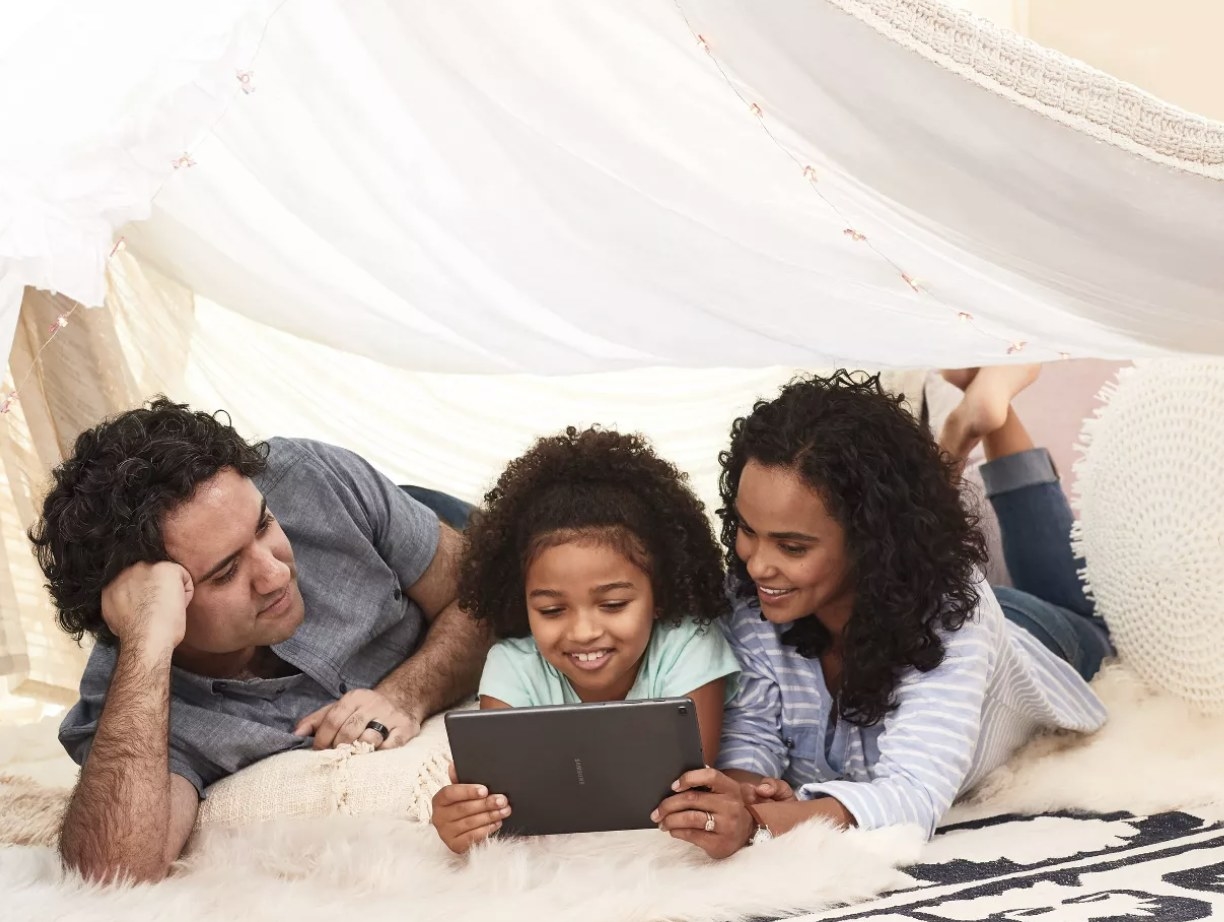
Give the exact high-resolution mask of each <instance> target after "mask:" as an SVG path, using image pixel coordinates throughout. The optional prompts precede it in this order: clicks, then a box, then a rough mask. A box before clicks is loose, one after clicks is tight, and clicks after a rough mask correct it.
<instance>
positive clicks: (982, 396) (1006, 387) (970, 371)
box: [939, 365, 1041, 464]
mask: <svg viewBox="0 0 1224 922" xmlns="http://www.w3.org/2000/svg"><path fill="white" fill-rule="evenodd" d="M1040 373H1041V366H1040V365H991V366H989V367H986V368H958V369H954V370H951V371H944V372H941V374H942V375H943V377H944V379H945V380H946V381H948V382H949V383H950V384H954V385H956V386H957V387H959V388H961V390H963V391H964V392H965V397H964V399H963V400H962V401H961V402H960V403H959V404H958V405H957V406H956V408H955V409H954V410H953V411H952V412H951V413H949V414H948V419H947V422H945V423H944V427H943V431H942V432H941V433H940V434H939V447H940V448H942V449H943V450H944V451H945V452H947V453H948V454H949V455H951V456H952V457H953V458H955V459H956V460H958V461H960V462H961V463H962V464H963V463H964V461H965V459H966V458H968V457H969V453H970V452H971V451H973V449H974V448H975V447H977V444H978V443H979V442H980V441H982V439H984V438H985V437H986V436H988V435H990V434H991V433H992V432H994V431H995V430H997V429H999V428H1001V427H1002V426H1003V424H1004V423H1006V422H1007V416H1008V411H1009V410H1010V409H1011V402H1012V399H1013V398H1014V397H1015V396H1016V395H1017V394H1019V393H1020V392H1021V391H1022V390H1024V389H1025V388H1026V387H1028V386H1029V385H1030V384H1032V383H1033V382H1034V381H1036V380H1037V375H1038V374H1040ZM962 381H963V382H964V383H963V384H962V383H961V382H962Z"/></svg>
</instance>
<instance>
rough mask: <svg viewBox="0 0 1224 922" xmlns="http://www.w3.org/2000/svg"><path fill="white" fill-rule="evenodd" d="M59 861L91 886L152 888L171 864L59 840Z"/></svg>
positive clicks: (160, 857) (153, 856)
mask: <svg viewBox="0 0 1224 922" xmlns="http://www.w3.org/2000/svg"><path fill="white" fill-rule="evenodd" d="M60 860H61V861H62V862H63V864H64V867H65V868H66V869H67V870H69V871H74V872H76V873H77V874H79V875H80V876H81V877H82V878H83V879H84V880H86V881H88V882H90V883H94V884H114V883H133V884H155V883H157V882H158V881H161V880H164V879H165V877H166V875H167V874H169V873H170V865H171V862H170V861H169V860H167V859H166V858H165V857H164V856H161V855H148V854H143V855H118V854H106V853H104V852H100V851H96V850H93V849H87V848H81V847H78V846H75V845H74V844H73V843H72V842H71V840H68V841H65V840H64V839H63V838H61V840H60Z"/></svg>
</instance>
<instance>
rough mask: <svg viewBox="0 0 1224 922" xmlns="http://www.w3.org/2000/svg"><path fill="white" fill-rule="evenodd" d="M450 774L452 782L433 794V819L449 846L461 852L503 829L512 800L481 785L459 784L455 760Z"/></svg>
mask: <svg viewBox="0 0 1224 922" xmlns="http://www.w3.org/2000/svg"><path fill="white" fill-rule="evenodd" d="M449 774H450V780H451V783H450V784H448V785H447V786H446V787H444V788H442V790H440V791H438V793H437V794H435V795H434V798H433V816H432V817H431V818H430V822H431V823H433V827H434V829H436V830H438V835H439V836H440V837H441V838H442V841H443V842H445V843H446V847H447V848H449V849H450V850H451V851H452V852H455V853H456V854H460V855H461V854H463V853H464V852H466V851H467V850H468V849H469V848H471V847H472V846H473V845H475V844H476V843H477V842H483V841H484V840H485V839H487V838H488V837H489V836H491V835H493V833H495V832H497V830H499V829H501V825H502V820H504V819H505V818H506V817H508V816H509V815H510V803H509V802H508V801H507V800H506V798H505V795H503V794H492V795H490V794H489V789H488V788H486V787H485V786H484V785H482V784H459V783H458V778H457V777H456V776H455V765H454V763H451V766H450V771H449Z"/></svg>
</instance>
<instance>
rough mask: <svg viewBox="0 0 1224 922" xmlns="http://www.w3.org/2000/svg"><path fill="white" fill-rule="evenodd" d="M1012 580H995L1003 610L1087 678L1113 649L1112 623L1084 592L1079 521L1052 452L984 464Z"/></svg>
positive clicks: (1026, 453)
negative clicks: (1074, 530)
mask: <svg viewBox="0 0 1224 922" xmlns="http://www.w3.org/2000/svg"><path fill="white" fill-rule="evenodd" d="M980 470H981V474H982V481H983V482H984V483H985V485H986V495H987V496H988V497H989V498H990V504H991V505H992V506H993V507H994V510H995V516H996V517H997V518H998V520H999V533H1000V537H1001V538H1002V541H1003V559H1004V560H1005V561H1006V562H1007V569H1008V571H1009V572H1010V573H1011V578H1012V584H1013V586H1011V587H1008V586H998V587H995V590H994V593H995V596H996V597H997V598H998V600H999V604H1000V605H1001V606H1002V607H1003V613H1004V615H1006V616H1007V619H1008V620H1009V621H1011V622H1013V623H1014V624H1017V625H1019V626H1020V627H1022V628H1024V629H1025V630H1026V631H1028V632H1029V633H1030V634H1032V635H1033V636H1034V637H1036V638H1037V639H1038V640H1039V641H1041V643H1042V644H1044V645H1045V646H1046V647H1047V648H1049V649H1050V650H1051V651H1053V652H1054V653H1055V654H1057V655H1058V656H1059V657H1060V658H1062V659H1064V660H1066V661H1067V662H1068V663H1070V664H1071V665H1072V666H1073V667H1074V668H1075V670H1076V671H1077V672H1078V673H1079V674H1080V675H1081V676H1083V677H1084V678H1085V679H1091V678H1092V677H1093V676H1094V675H1096V672H1097V670H1098V669H1100V668H1101V660H1103V659H1104V658H1105V657H1107V656H1112V655H1113V652H1114V651H1113V645H1112V644H1111V643H1110V640H1109V629H1108V628H1107V627H1106V626H1105V622H1104V621H1103V620H1102V619H1101V618H1099V617H1098V616H1097V614H1096V610H1095V606H1094V605H1093V602H1092V600H1091V599H1089V598H1088V597H1087V596H1085V595H1084V587H1083V584H1082V582H1081V581H1080V576H1079V572H1078V571H1079V570H1080V569H1081V568H1082V567H1083V565H1084V562H1083V560H1082V559H1077V558H1076V557H1075V555H1074V552H1073V551H1072V550H1071V524H1072V522H1073V521H1074V519H1073V517H1072V515H1071V507H1070V505H1069V504H1068V503H1067V497H1066V496H1065V495H1064V494H1063V491H1062V487H1061V486H1060V485H1059V482H1058V473H1057V471H1055V469H1054V462H1053V460H1052V459H1051V458H1050V454H1049V452H1047V451H1046V450H1045V449H1044V448H1034V449H1031V450H1029V451H1023V452H1019V453H1017V454H1014V455H1008V456H1007V457H1004V458H999V459H998V460H997V461H989V462H987V463H986V464H984V465H982V467H981V469H980Z"/></svg>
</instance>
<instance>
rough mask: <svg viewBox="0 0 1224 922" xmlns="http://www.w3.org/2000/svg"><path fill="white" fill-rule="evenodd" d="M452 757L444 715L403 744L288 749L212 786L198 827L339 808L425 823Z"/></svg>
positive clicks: (343, 811)
mask: <svg viewBox="0 0 1224 922" xmlns="http://www.w3.org/2000/svg"><path fill="white" fill-rule="evenodd" d="M472 706H474V705H469V707H472ZM449 762H450V747H449V744H448V742H447V738H446V727H445V724H444V722H443V718H442V715H438V716H437V717H433V718H430V719H429V720H427V721H426V722H425V725H424V726H423V727H422V728H421V734H420V736H418V737H417V738H416V739H414V740H412V741H411V742H410V743H408V744H407V745H406V746H401V747H400V748H398V749H387V750H382V751H374V750H373V749H371V747H370V746H368V745H366V744H365V743H358V744H357V745H356V746H341V747H339V748H337V749H325V750H322V751H320V752H315V751H313V750H310V749H295V750H293V751H291V752H282V753H281V754H279V755H275V756H271V757H269V758H267V759H264V760H262V761H260V762H256V763H255V764H254V765H252V766H250V767H248V768H244V769H243V770H242V771H240V772H237V773H236V774H233V775H230V776H229V777H228V778H224V779H222V780H221V781H218V782H217V783H216V784H214V785H213V786H212V787H210V788H208V790H207V791H206V792H205V793H206V794H207V797H206V798H205V799H204V800H203V801H202V802H201V804H200V812H199V814H198V816H197V817H196V830H197V831H199V830H201V829H203V828H206V827H225V826H242V825H246V824H248V823H255V822H260V821H262V820H268V819H273V818H275V817H283V816H334V815H338V814H342V815H347V816H362V815H374V816H394V817H407V818H409V819H414V820H419V821H421V822H426V821H428V820H429V817H430V813H431V809H430V807H431V801H432V799H433V796H434V794H435V793H437V791H438V789H439V788H441V787H443V786H444V785H446V784H447V783H448V778H447V774H446V767H447V764H448V763H449Z"/></svg>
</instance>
